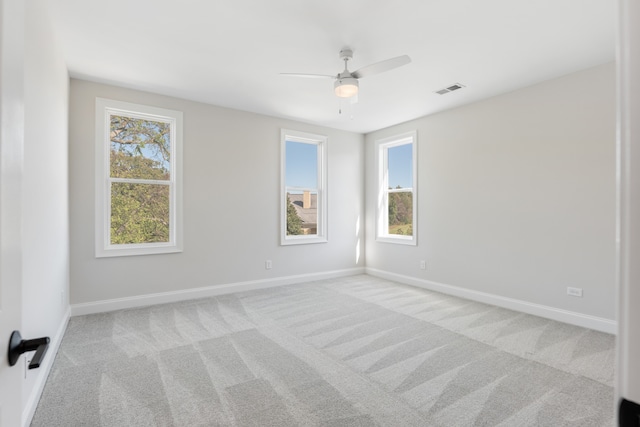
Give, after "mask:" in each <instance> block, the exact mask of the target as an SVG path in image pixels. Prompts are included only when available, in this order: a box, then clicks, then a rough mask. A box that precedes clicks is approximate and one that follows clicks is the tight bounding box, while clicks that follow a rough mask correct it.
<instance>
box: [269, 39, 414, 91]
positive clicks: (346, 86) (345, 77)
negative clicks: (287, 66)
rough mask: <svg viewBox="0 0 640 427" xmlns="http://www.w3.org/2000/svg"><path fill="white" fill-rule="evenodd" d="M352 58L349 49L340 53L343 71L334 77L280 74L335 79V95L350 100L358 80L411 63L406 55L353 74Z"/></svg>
mask: <svg viewBox="0 0 640 427" xmlns="http://www.w3.org/2000/svg"><path fill="white" fill-rule="evenodd" d="M352 58H353V51H352V50H351V49H342V50H341V51H340V59H342V60H343V61H344V71H343V72H341V73H338V74H336V75H333V76H331V75H327V74H297V73H281V75H283V76H293V77H311V78H328V79H335V82H334V84H333V87H334V88H335V92H336V95H337V96H339V97H340V98H351V97H352V96H355V95H357V94H358V80H359V79H361V78H363V77H367V76H372V75H374V74H378V73H382V72H385V71H389V70H393V69H394V68H398V67H401V66H403V65H406V64H408V63H410V62H411V58H409V56H408V55H402V56H396V57H395V58H391V59H387V60H385V61H380V62H376V63H375V64H371V65H367V66H366V67H363V68H360V69H359V70H356V71H354V72H351V71H349V69H348V64H347V63H348V62H349V61H350V60H351V59H352Z"/></svg>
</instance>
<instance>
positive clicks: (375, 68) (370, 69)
mask: <svg viewBox="0 0 640 427" xmlns="http://www.w3.org/2000/svg"><path fill="white" fill-rule="evenodd" d="M409 62H411V58H409V55H402V56H396V57H395V58H391V59H387V60H386V61H380V62H376V63H375V64H371V65H367V66H366V67H363V68H360V69H359V70H356V71H354V72H353V73H351V75H352V76H353V77H355V78H356V79H361V78H363V77H367V76H372V75H374V74H378V73H383V72H385V71H389V70H393V69H394V68H398V67H402V66H403V65H407V64H408V63H409Z"/></svg>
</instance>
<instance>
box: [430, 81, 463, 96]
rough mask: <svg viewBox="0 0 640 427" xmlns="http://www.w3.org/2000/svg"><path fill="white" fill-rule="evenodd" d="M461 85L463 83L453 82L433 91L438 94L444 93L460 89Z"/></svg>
mask: <svg viewBox="0 0 640 427" xmlns="http://www.w3.org/2000/svg"><path fill="white" fill-rule="evenodd" d="M463 87H464V85H461V84H460V83H454V84H452V85H451V86H448V87H445V88H444V89H440V90H437V91H436V92H435V93H437V94H438V95H444V94H445V93H449V92H453V91H454V90H458V89H462V88H463Z"/></svg>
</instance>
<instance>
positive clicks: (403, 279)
mask: <svg viewBox="0 0 640 427" xmlns="http://www.w3.org/2000/svg"><path fill="white" fill-rule="evenodd" d="M366 273H367V274H369V275H371V276H376V277H381V278H383V279H387V280H393V281H395V282H399V283H403V284H405V285H411V286H416V287H419V288H424V289H428V290H430V291H436V292H441V293H443V294H448V295H453V296H457V297H460V298H465V299H469V300H472V301H477V302H482V303H485V304H491V305H495V306H498V307H502V308H507V309H510V310H515V311H520V312H523V313H527V314H533V315H534V316H540V317H544V318H547V319H551V320H557V321H559V322H563V323H569V324H571V325H576V326H582V327H584V328H589V329H593V330H596V331H600V332H606V333H609V334H616V332H617V322H616V321H615V320H611V319H605V318H602V317H596V316H590V315H588V314H582V313H577V312H574V311H568V310H562V309H559V308H555V307H549V306H546V305H541V304H534V303H530V302H526V301H522V300H517V299H513V298H507V297H502V296H499V295H494V294H489V293H486V292H479V291H473V290H470V289H465V288H460V287H458V286H452V285H445V284H443V283H438V282H432V281H430V280H424V279H418V278H415V277H411V276H405V275H402V274H396V273H391V272H388V271H383V270H377V269H375V268H369V267H367V268H366Z"/></svg>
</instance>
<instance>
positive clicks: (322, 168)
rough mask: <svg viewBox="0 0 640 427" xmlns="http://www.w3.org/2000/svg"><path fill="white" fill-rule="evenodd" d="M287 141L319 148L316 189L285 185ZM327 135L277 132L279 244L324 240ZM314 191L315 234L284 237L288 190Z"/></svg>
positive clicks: (325, 225)
mask: <svg viewBox="0 0 640 427" xmlns="http://www.w3.org/2000/svg"><path fill="white" fill-rule="evenodd" d="M287 141H292V142H299V143H303V144H313V145H316V146H317V147H318V168H317V170H318V177H317V183H318V188H303V187H287V185H286V166H287V164H286V162H287ZM327 146H328V138H327V137H326V136H324V135H316V134H313V133H308V132H300V131H296V130H290V129H281V131H280V209H281V212H280V244H281V245H301V244H308V243H326V242H327V241H328V237H327V235H328V233H327V149H328V147H327ZM289 190H294V191H304V190H308V191H317V194H318V196H317V205H318V211H317V212H318V224H317V230H316V234H315V235H298V236H287V192H288V191H289Z"/></svg>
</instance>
